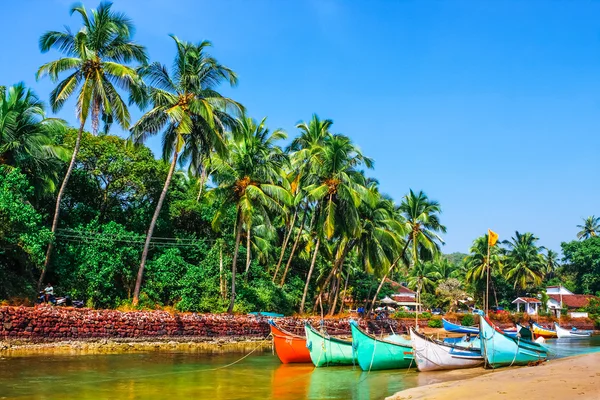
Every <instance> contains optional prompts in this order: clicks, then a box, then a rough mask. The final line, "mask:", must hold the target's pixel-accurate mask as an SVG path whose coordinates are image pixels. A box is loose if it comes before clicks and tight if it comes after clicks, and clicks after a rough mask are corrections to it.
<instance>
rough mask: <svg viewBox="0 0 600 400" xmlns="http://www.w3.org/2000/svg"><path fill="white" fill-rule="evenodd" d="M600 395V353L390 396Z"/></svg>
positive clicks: (435, 399) (414, 399)
mask: <svg viewBox="0 0 600 400" xmlns="http://www.w3.org/2000/svg"><path fill="white" fill-rule="evenodd" d="M474 393H476V396H475V397H477V399H489V400H493V399H504V400H506V399H511V398H512V399H514V398H517V399H531V400H536V399H540V400H541V399H543V400H550V399H560V400H564V399H570V398H577V399H600V353H594V354H586V355H582V356H576V357H569V358H563V359H559V360H552V361H550V362H547V363H544V364H542V365H539V366H536V367H521V368H512V369H502V370H496V371H493V372H492V373H489V374H485V375H483V376H478V377H476V378H471V379H463V380H459V381H454V382H445V383H438V384H434V385H428V386H420V387H416V388H412V389H408V390H403V391H401V392H398V393H396V394H395V395H393V396H390V397H388V398H387V399H386V400H408V399H411V400H418V399H422V400H425V399H426V400H448V399H460V398H469V397H473V394H474Z"/></svg>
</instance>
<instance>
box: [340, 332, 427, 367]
mask: <svg viewBox="0 0 600 400" xmlns="http://www.w3.org/2000/svg"><path fill="white" fill-rule="evenodd" d="M350 328H351V329H352V347H353V349H354V354H355V355H356V360H357V361H358V365H359V366H360V368H361V369H362V370H363V371H373V370H378V369H404V368H409V367H411V366H412V367H416V366H417V365H416V363H415V362H414V358H413V351H412V346H411V345H410V344H404V343H399V342H398V341H391V340H387V339H377V338H376V337H374V336H372V335H369V334H368V333H366V332H364V331H363V330H362V329H360V328H359V327H358V324H357V323H356V321H350Z"/></svg>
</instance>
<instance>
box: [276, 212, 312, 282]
mask: <svg viewBox="0 0 600 400" xmlns="http://www.w3.org/2000/svg"><path fill="white" fill-rule="evenodd" d="M306 214H308V209H307V210H305V211H304V216H303V217H302V223H301V224H300V229H299V230H298V234H297V235H296V239H294V245H293V246H292V251H291V252H290V258H288V261H287V263H286V264H285V270H284V271H283V276H282V277H281V282H280V283H279V286H280V287H282V286H283V284H284V283H285V277H286V276H287V273H288V271H289V269H290V265H292V258H293V257H294V253H295V252H296V248H297V247H298V243H299V242H300V237H301V236H302V231H303V230H304V222H306Z"/></svg>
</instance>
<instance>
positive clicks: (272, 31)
mask: <svg viewBox="0 0 600 400" xmlns="http://www.w3.org/2000/svg"><path fill="white" fill-rule="evenodd" d="M114 3H115V4H114V7H115V8H116V9H118V10H121V11H123V12H125V13H127V14H128V15H129V16H130V17H131V18H132V19H133V20H134V22H135V24H136V26H137V33H136V40H137V41H138V42H140V43H142V44H144V45H146V46H147V47H148V50H149V53H150V56H151V58H152V59H153V60H158V61H161V62H163V63H167V64H169V65H170V63H171V60H172V58H173V54H174V47H173V44H172V40H171V39H170V38H169V37H168V36H167V35H168V34H170V33H173V34H176V35H177V36H179V37H180V38H181V39H184V40H190V41H199V40H201V39H209V40H211V41H212V42H213V44H214V48H213V50H212V54H213V55H214V56H216V57H217V58H218V59H219V60H220V61H221V62H222V63H223V64H225V65H228V66H229V67H231V68H232V69H234V70H235V71H236V72H237V73H238V74H239V78H240V84H239V86H238V87H237V88H235V89H228V88H223V91H224V92H225V93H226V94H228V95H230V96H231V97H233V98H235V99H236V100H238V101H240V102H242V103H243V104H244V105H245V106H246V107H247V108H248V111H249V113H250V114H251V115H252V116H254V117H256V118H261V117H263V116H268V122H269V125H270V126H271V127H272V128H278V127H279V128H283V129H285V130H286V131H287V132H288V133H289V134H290V135H294V134H295V129H294V126H295V124H296V123H297V122H298V121H300V120H308V119H309V118H310V116H311V114H312V113H317V114H318V115H319V116H321V117H322V118H331V119H333V120H334V129H333V130H334V131H335V132H339V133H344V134H346V135H348V136H350V137H352V139H353V140H354V141H355V142H356V143H357V144H358V145H360V147H361V148H362V150H363V152H364V153H365V154H367V155H368V156H371V157H373V158H374V159H375V161H376V163H375V170H374V171H373V172H371V173H370V174H371V175H373V176H375V177H377V178H378V179H379V180H380V183H381V187H382V190H383V191H384V192H387V193H388V194H390V195H391V196H393V197H394V198H396V199H397V200H400V198H401V197H402V196H403V195H404V194H405V193H406V192H407V191H408V189H409V188H412V189H414V190H421V189H422V190H424V191H425V192H426V193H427V194H428V195H429V197H430V198H432V199H436V200H438V201H439V202H440V203H441V205H442V208H443V214H442V221H443V223H445V224H446V225H447V227H448V234H447V235H446V236H445V240H446V246H445V248H444V251H445V252H453V251H462V252H466V251H467V250H468V248H469V246H470V244H471V242H472V241H473V239H474V238H475V237H477V236H479V235H481V234H483V233H484V232H485V231H486V230H487V229H488V228H492V229H493V230H495V231H496V232H498V233H499V234H500V239H507V238H509V237H510V236H511V235H513V234H514V231H515V230H518V231H520V232H525V231H530V232H534V233H535V234H536V235H537V236H539V237H540V244H542V245H545V246H547V247H549V248H552V249H555V250H559V249H560V242H561V241H568V240H572V239H574V238H575V234H576V232H577V228H576V225H577V224H579V223H580V222H581V218H582V217H585V216H588V215H592V214H596V215H598V214H600V203H599V201H598V199H599V198H600V185H599V180H598V178H599V175H600V167H599V165H598V161H599V157H598V151H599V149H600V136H599V129H598V128H599V122H600V114H599V110H600V74H599V72H600V18H598V16H599V15H600V2H587V1H579V2H566V1H564V2H559V1H552V2H551V1H527V2H522V1H495V2H494V1H489V2H487V1H486V2H481V1H448V2H440V1H432V2H428V1H369V2H364V1H351V0H349V1H342V0H340V1H329V0H314V1H283V0H281V1H276V0H272V1H260V0H258V1H242V0H238V1H218V2H215V1H199V0H198V1H194V0H170V1H164V0H145V1H143V2H142V1H133V0H116V1H115V2H114ZM85 4H86V5H87V6H88V7H95V6H97V4H98V3H97V2H91V1H86V2H85ZM70 5H71V2H70V1H63V0H37V1H11V2H5V3H3V5H2V16H1V17H0V18H1V20H2V25H3V29H2V30H3V32H4V34H3V35H1V36H0V48H1V49H2V52H1V53H0V84H4V85H6V84H12V83H15V82H18V81H25V82H26V83H27V84H28V85H30V86H32V87H33V88H34V89H35V90H36V92H37V93H38V94H39V95H40V97H42V98H43V99H45V100H47V98H48V93H49V91H50V90H51V88H52V85H51V83H50V82H49V81H48V80H44V81H40V82H36V81H35V78H34V73H35V71H36V69H37V68H38V67H39V66H40V65H41V64H42V63H44V62H46V61H49V60H52V59H54V58H56V57H57V56H58V54H57V53H56V52H51V53H48V54H40V52H39V50H38V45H37V41H38V38H39V36H40V35H41V34H42V33H43V32H44V31H46V30H59V29H62V26H63V25H69V26H71V27H72V28H74V29H76V28H78V27H79V20H78V18H77V17H75V16H74V17H70V16H69V12H68V10H69V6H70ZM132 114H133V115H134V119H135V117H137V116H139V115H140V113H139V112H138V111H133V112H132ZM59 116H60V117H62V118H65V119H67V120H68V121H70V122H74V120H75V116H74V109H73V107H72V106H70V105H69V104H67V106H66V107H65V109H64V110H63V111H62V112H60V113H59ZM118 131H119V130H118V129H117V128H115V129H114V130H113V132H114V133H117V132H118ZM149 145H150V146H151V147H152V148H153V149H154V150H155V152H156V153H158V152H157V150H158V146H159V140H158V139H156V140H153V141H151V142H149Z"/></svg>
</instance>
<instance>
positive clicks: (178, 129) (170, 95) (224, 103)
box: [131, 36, 242, 305]
mask: <svg viewBox="0 0 600 400" xmlns="http://www.w3.org/2000/svg"><path fill="white" fill-rule="evenodd" d="M172 38H173V40H174V41H175V45H176V48H177V54H176V56H175V62H174V66H173V71H172V74H169V71H168V69H167V68H166V67H165V66H164V65H161V64H160V63H157V62H155V63H152V64H150V65H149V66H147V67H144V68H142V70H141V72H140V73H141V74H142V76H143V77H144V78H145V79H147V81H148V86H149V87H148V95H149V99H150V102H151V103H152V109H151V110H150V111H148V112H147V113H145V114H144V115H143V116H142V117H141V118H140V120H139V121H138V122H136V124H135V125H134V126H133V127H132V128H131V133H132V136H133V138H134V140H135V141H136V142H143V141H144V140H145V139H146V138H147V137H149V136H152V135H156V134H158V133H159V132H161V131H162V130H163V129H164V132H163V159H164V160H168V159H171V166H170V168H169V172H168V174H167V178H166V180H165V184H164V187H163V190H162V192H161V194H160V197H159V199H158V203H157V204H156V209H155V211H154V215H153V216H152V220H151V222H150V227H149V228H148V233H147V235H146V242H145V244H144V250H143V252H142V260H141V262H140V267H139V269H138V275H137V280H136V284H135V291H134V294H133V304H134V305H137V303H138V299H139V293H140V288H141V284H142V278H143V274H144V267H145V265H146V259H147V257H148V249H149V247H150V240H151V238H152V233H153V232H154V227H155V226H156V221H157V220H158V216H159V214H160V210H161V208H162V205H163V202H164V200H165V196H166V194H167V190H168V189H169V185H170V183H171V178H172V177H173V172H174V171H175V166H176V165H177V161H178V158H179V156H180V154H181V155H182V159H183V161H186V160H187V159H188V158H191V157H192V155H193V156H194V157H197V152H203V153H204V154H208V153H210V152H211V151H213V150H216V151H217V152H219V153H224V152H225V151H226V149H225V145H224V138H223V134H224V132H225V129H226V128H228V127H232V126H233V125H235V121H234V118H233V117H232V116H231V115H230V113H239V112H241V111H242V106H241V105H240V104H238V103H237V102H235V101H233V100H231V99H229V98H227V97H224V96H222V95H221V94H220V93H218V92H217V91H216V90H215V87H216V86H217V85H219V84H220V83H221V82H222V81H224V80H226V81H228V82H229V84H230V85H231V86H235V85H236V84H237V76H236V74H235V73H234V72H233V71H232V70H230V69H229V68H227V67H225V66H223V65H221V64H219V63H218V62H217V60H215V59H214V58H212V57H211V56H210V55H208V54H207V53H206V49H207V48H208V47H209V46H211V43H210V42H208V41H203V42H200V43H198V44H193V43H188V42H183V41H180V40H179V39H178V38H177V37H175V36H172Z"/></svg>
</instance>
